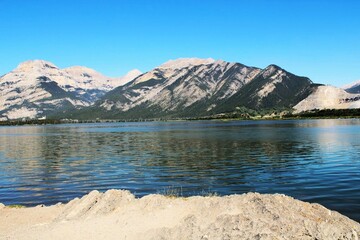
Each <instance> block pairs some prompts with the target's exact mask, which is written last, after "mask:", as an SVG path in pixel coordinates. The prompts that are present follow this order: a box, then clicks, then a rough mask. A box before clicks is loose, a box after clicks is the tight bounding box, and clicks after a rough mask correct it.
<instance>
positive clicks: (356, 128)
mask: <svg viewBox="0 0 360 240" xmlns="http://www.w3.org/2000/svg"><path fill="white" fill-rule="evenodd" d="M359 156H360V119H336V120H280V121H184V122H136V123H98V124H61V125H46V126H16V127H0V202H2V203H4V204H6V205H8V204H22V205H26V206H34V205H38V204H46V205H48V204H54V203H57V202H67V201H69V200H71V199H73V198H74V197H80V196H82V195H84V194H86V193H88V192H89V191H91V190H94V189H97V190H99V191H105V190H107V189H112V188H116V189H127V190H130V191H131V192H132V193H134V194H135V195H136V196H138V197H140V196H143V195H146V194H150V193H166V192H168V191H169V190H170V191H176V192H177V193H178V194H179V195H182V196H190V195H207V194H213V193H216V194H218V195H228V194H242V193H246V192H260V193H283V194H286V195H289V196H292V197H294V198H297V199H300V200H304V201H308V202H317V203H320V204H322V205H324V206H326V207H327V208H330V209H333V210H336V211H338V212H340V213H342V214H344V215H346V216H348V217H350V218H352V219H354V220H356V221H358V222H360V157H359Z"/></svg>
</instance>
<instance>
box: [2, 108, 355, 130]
mask: <svg viewBox="0 0 360 240" xmlns="http://www.w3.org/2000/svg"><path fill="white" fill-rule="evenodd" d="M337 118H360V109H324V110H313V111H308V112H302V113H298V114H292V113H290V112H287V113H283V112H279V113H276V114H268V115H263V116H251V115H248V114H244V113H226V114H217V115H211V116H203V117H186V118H185V117H184V118H148V119H142V118H140V119H88V120H84V119H57V118H54V119H22V120H8V121H0V126H19V125H47V124H67V123H106V122H154V121H197V120H300V119H337Z"/></svg>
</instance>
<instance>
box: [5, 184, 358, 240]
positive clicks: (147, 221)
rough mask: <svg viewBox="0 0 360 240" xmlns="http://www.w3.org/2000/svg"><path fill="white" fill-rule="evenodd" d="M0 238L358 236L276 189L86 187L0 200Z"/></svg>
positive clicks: (353, 227)
mask: <svg viewBox="0 0 360 240" xmlns="http://www.w3.org/2000/svg"><path fill="white" fill-rule="evenodd" d="M0 233H1V234H0V239H64V238H65V239H223V238H227V239H254V238H255V239H256V238H261V239H273V238H275V239H314V238H318V239H338V238H341V239H359V237H360V224H359V223H357V222H355V221H353V220H351V219H349V218H348V217H345V216H343V215H341V214H340V213H338V212H335V211H331V210H329V209H327V208H325V207H323V206H321V205H319V204H316V203H313V204H310V203H307V202H302V201H300V200H296V199H294V198H292V197H288V196H285V195H283V194H259V193H246V194H241V195H229V196H222V197H220V196H208V197H203V196H192V197H186V198H184V197H174V196H164V195H154V194H152V195H147V196H144V197H142V198H136V197H135V196H134V195H133V194H131V193H130V192H129V191H125V190H108V191H106V192H105V193H100V192H98V191H96V190H95V191H92V192H90V193H89V194H87V195H85V196H83V197H82V198H75V199H73V200H71V201H70V202H68V203H66V204H56V205H52V206H43V205H39V206H36V207H26V208H12V207H9V206H4V205H1V204H0Z"/></svg>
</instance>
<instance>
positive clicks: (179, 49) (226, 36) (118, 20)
mask: <svg viewBox="0 0 360 240" xmlns="http://www.w3.org/2000/svg"><path fill="white" fill-rule="evenodd" d="M0 30H1V35H0V56H1V58H0V59H1V60H0V75H2V74H5V73H6V72H9V71H11V70H12V69H13V68H15V67H16V66H17V65H18V64H19V63H20V62H23V61H26V60H30V59H44V60H48V61H50V62H53V63H54V64H55V65H57V66H58V67H61V68H63V67H68V66H72V65H83V66H87V67H90V68H93V69H95V70H97V71H99V72H101V73H103V74H105V75H108V76H121V75H123V74H125V73H126V72H127V71H129V70H131V69H134V68H137V69H140V70H141V71H144V72H145V71H148V70H151V69H152V68H154V67H156V66H158V65H160V64H161V63H163V62H165V61H167V60H169V59H175V58H180V57H199V58H208V57H212V58H214V59H222V60H226V61H232V62H240V63H243V64H245V65H250V66H257V67H261V68H264V67H266V66H267V65H269V64H272V63H274V64H277V65H279V66H281V67H282V68H284V69H286V70H288V71H290V72H292V73H294V74H297V75H302V76H307V77H309V78H310V79H312V80H313V81H314V82H319V83H325V84H331V85H335V86H342V85H344V84H347V83H350V82H353V81H355V80H360V1H359V0H327V1H325V0H301V1H300V0H299V1H295V0H206V1H205V0H177V1H176V0H0Z"/></svg>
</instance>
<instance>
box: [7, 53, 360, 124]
mask: <svg viewBox="0 0 360 240" xmlns="http://www.w3.org/2000/svg"><path fill="white" fill-rule="evenodd" d="M359 87H360V82H359V83H354V84H352V85H348V86H346V87H344V89H341V88H335V87H332V86H325V85H322V84H314V83H313V82H312V81H311V80H310V79H309V78H307V77H301V76H296V75H294V74H292V73H290V72H287V71H286V70H284V69H282V68H281V67H279V66H276V65H269V66H268V67H266V68H264V69H260V68H257V67H250V66H246V65H243V64H240V63H232V62H226V61H222V60H214V59H211V58H209V59H198V58H182V59H176V60H170V61H168V62H166V63H164V64H162V65H160V66H158V67H156V68H154V69H152V70H150V71H148V72H145V73H141V72H140V71H139V70H132V71H130V72H129V73H128V74H126V75H125V76H123V77H119V78H110V77H106V76H104V75H102V74H101V73H98V72H96V71H95V70H92V69H89V68H86V67H80V66H76V67H70V68H65V69H59V68H58V67H57V66H55V65H54V64H52V63H50V62H47V61H43V60H34V61H27V62H24V63H21V64H20V65H19V66H18V67H17V68H16V69H14V70H13V71H11V72H9V73H7V74H5V75H4V76H2V77H1V78H0V91H1V93H2V94H1V96H0V120H10V119H19V118H44V117H51V118H76V119H95V118H100V119H135V118H136V119H138V118H186V117H202V116H212V115H216V114H222V113H229V112H236V111H241V110H242V109H251V110H255V111H275V110H292V111H294V112H301V111H308V110H311V109H329V108H330V109H347V108H360V93H359V91H360V90H359Z"/></svg>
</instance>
